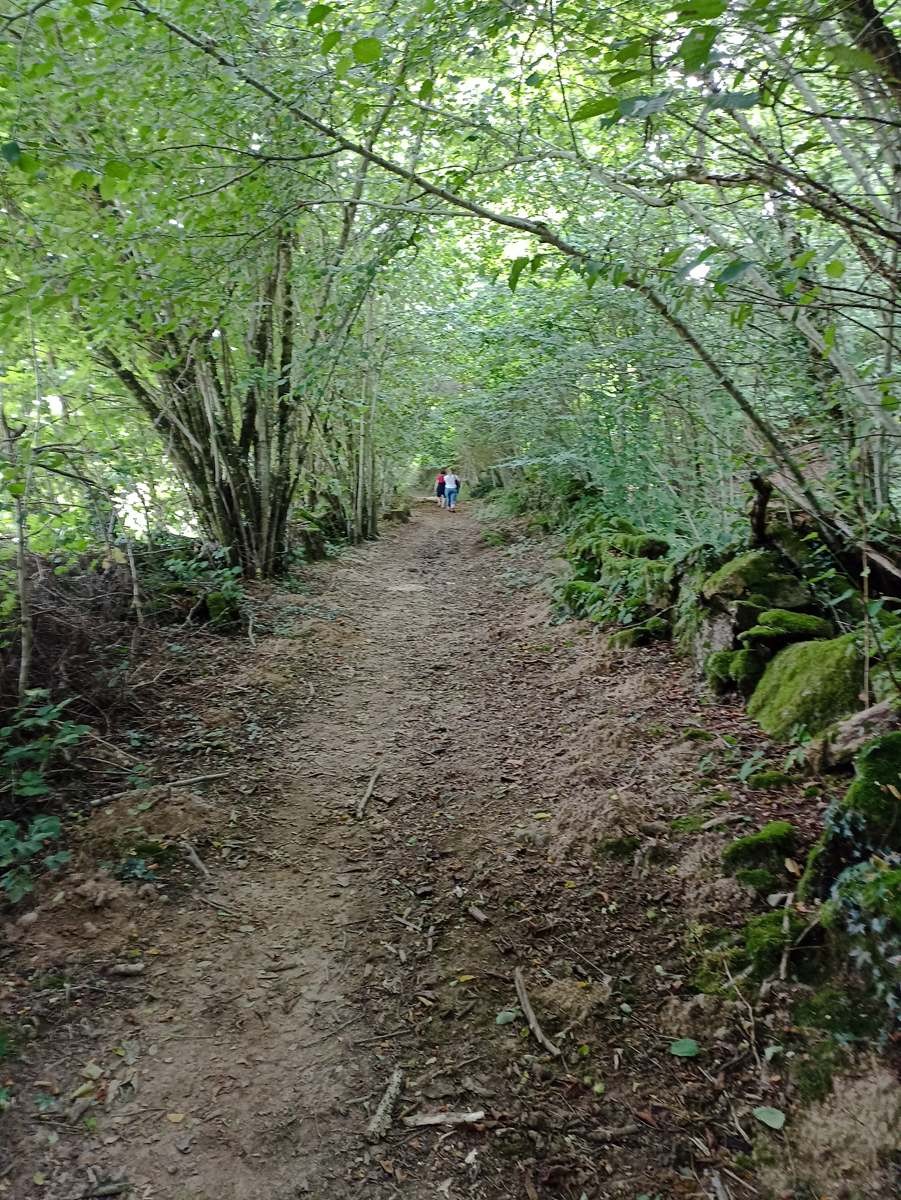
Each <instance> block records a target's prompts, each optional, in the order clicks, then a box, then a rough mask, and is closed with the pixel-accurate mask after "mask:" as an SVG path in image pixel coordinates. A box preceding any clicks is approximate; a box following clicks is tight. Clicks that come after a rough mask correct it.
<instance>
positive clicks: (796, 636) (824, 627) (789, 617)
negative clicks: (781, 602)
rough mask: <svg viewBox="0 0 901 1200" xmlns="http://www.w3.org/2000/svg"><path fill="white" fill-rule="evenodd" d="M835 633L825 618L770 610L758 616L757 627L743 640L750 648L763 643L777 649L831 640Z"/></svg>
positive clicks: (747, 633) (783, 610) (745, 635)
mask: <svg viewBox="0 0 901 1200" xmlns="http://www.w3.org/2000/svg"><path fill="white" fill-rule="evenodd" d="M834 632H835V630H834V629H833V627H832V624H831V622H829V621H827V620H825V619H824V618H823V617H812V616H810V615H809V614H808V613H799V612H790V611H789V610H788V609H787V608H768V609H765V610H764V611H763V612H761V613H759V614H758V616H757V623H756V625H754V627H753V628H752V629H749V630H747V631H746V632H745V633H743V634H742V635H741V640H742V641H743V642H744V643H745V644H746V645H748V646H751V645H756V644H759V643H763V644H765V645H770V646H773V647H776V646H780V645H787V644H788V643H789V642H809V641H813V640H814V639H815V638H831V637H832V635H833V634H834Z"/></svg>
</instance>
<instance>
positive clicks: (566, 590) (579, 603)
mask: <svg viewBox="0 0 901 1200" xmlns="http://www.w3.org/2000/svg"><path fill="white" fill-rule="evenodd" d="M557 594H558V596H559V599H560V602H561V603H562V604H563V605H564V607H565V608H567V609H568V610H569V611H570V612H571V613H572V614H573V615H574V616H577V617H584V616H585V614H586V613H587V612H588V610H589V609H590V608H592V607H593V606H594V605H595V604H597V603H598V602H599V601H600V600H602V599H603V596H604V589H603V588H602V587H601V586H600V584H598V583H596V582H592V581H591V580H589V579H568V580H567V581H566V583H565V584H564V585H563V586H562V588H560V590H559V592H558V593H557Z"/></svg>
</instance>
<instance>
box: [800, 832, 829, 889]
mask: <svg viewBox="0 0 901 1200" xmlns="http://www.w3.org/2000/svg"><path fill="white" fill-rule="evenodd" d="M825 855H826V834H825V833H822V834H820V836H819V838H817V840H816V841H815V842H814V844H813V845H812V846H811V847H810V849H809V850H808V852H807V860H806V862H805V864H804V870H803V872H802V874H801V878H800V879H799V880H798V898H799V899H800V900H812V899H813V898H814V897H815V896H816V895H817V894H818V893H819V891H820V890H821V887H822V880H823V876H824V870H825V865H826V857H824V856H825Z"/></svg>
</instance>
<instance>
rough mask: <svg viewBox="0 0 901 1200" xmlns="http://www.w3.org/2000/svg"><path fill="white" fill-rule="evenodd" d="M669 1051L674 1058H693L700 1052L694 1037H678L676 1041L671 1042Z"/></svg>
mask: <svg viewBox="0 0 901 1200" xmlns="http://www.w3.org/2000/svg"><path fill="white" fill-rule="evenodd" d="M669 1052H670V1054H674V1055H675V1056H676V1058H694V1057H695V1056H696V1055H698V1054H700V1052H701V1047H700V1046H699V1045H698V1043H697V1042H696V1041H695V1040H694V1038H679V1039H678V1041H675V1042H673V1043H672V1045H671V1046H670V1048H669Z"/></svg>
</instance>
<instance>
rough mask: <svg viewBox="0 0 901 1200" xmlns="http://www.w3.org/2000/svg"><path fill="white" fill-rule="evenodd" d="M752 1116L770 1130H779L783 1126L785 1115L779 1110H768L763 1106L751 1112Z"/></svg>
mask: <svg viewBox="0 0 901 1200" xmlns="http://www.w3.org/2000/svg"><path fill="white" fill-rule="evenodd" d="M753 1112H754V1116H755V1117H756V1118H757V1120H758V1121H761V1122H762V1123H763V1124H764V1125H769V1127H770V1129H781V1128H782V1127H783V1125H784V1124H785V1113H784V1112H783V1111H782V1110H781V1109H780V1108H768V1107H767V1106H766V1105H763V1106H762V1107H761V1108H755V1109H754V1110H753Z"/></svg>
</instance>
